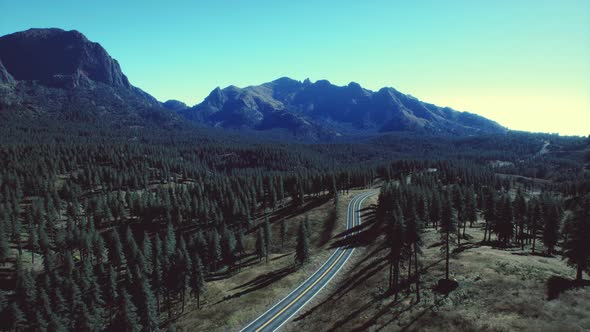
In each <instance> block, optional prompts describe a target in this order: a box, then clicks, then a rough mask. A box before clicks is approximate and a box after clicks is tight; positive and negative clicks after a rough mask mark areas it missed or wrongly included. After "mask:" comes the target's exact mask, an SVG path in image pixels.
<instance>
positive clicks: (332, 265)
mask: <svg viewBox="0 0 590 332" xmlns="http://www.w3.org/2000/svg"><path fill="white" fill-rule="evenodd" d="M372 194H373V192H371V193H367V194H365V195H363V196H358V197H354V198H353V199H352V200H351V202H352V201H354V204H353V206H352V207H353V213H352V227H351V228H353V227H354V226H356V225H357V223H355V219H360V213H355V210H357V209H356V208H355V206H358V207H359V208H360V203H362V201H364V200H365V199H366V198H367V197H369V196H371V195H372ZM357 203H358V204H357ZM347 217H348V216H347ZM355 217H356V218H355ZM348 221H350V218H348ZM353 234H354V233H353ZM347 236H348V235H347ZM348 252H349V251H348V249H343V250H341V253H340V255H339V256H338V258H337V259H336V260H335V261H334V262H333V263H332V264H331V265H330V267H328V269H327V270H326V271H324V273H322V275H321V276H319V277H318V279H317V280H316V281H314V282H313V283H312V284H311V285H310V286H309V287H307V288H306V289H305V290H304V291H303V292H302V293H301V294H299V295H298V296H297V297H296V298H295V299H293V300H292V301H291V302H289V303H288V304H287V305H286V306H285V307H284V308H283V309H281V310H280V311H279V312H278V313H276V314H275V315H274V316H273V317H271V318H270V319H268V320H267V321H266V322H265V323H264V324H263V325H262V326H260V327H259V328H258V329H256V332H259V331H262V329H264V328H265V327H266V326H267V325H269V324H270V323H272V322H273V321H274V320H275V319H277V318H278V317H279V316H280V315H282V314H283V312H285V311H287V310H288V309H289V308H290V307H291V306H293V305H294V304H295V303H296V302H297V301H299V299H300V298H302V297H303V296H305V295H306V294H307V293H308V292H309V291H310V290H311V289H312V288H313V287H314V286H315V285H316V284H317V283H318V282H320V281H322V279H323V278H324V277H325V276H326V274H328V273H329V272H331V271H332V269H333V268H334V266H335V265H336V264H337V263H339V262H340V260H341V259H342V256H344V254H346V253H348ZM348 257H350V255H349V256H348ZM340 267H342V265H341V266H340ZM338 270H340V269H338ZM334 275H335V274H334ZM334 275H332V277H333V276H334ZM330 279H331V278H330ZM322 288H323V287H322ZM320 290H321V288H320ZM318 292H319V290H318ZM310 300H311V299H310ZM308 301H309V300H308ZM306 303H307V302H306ZM304 305H305V304H304ZM302 307H303V306H302ZM291 316H292V315H291ZM291 316H290V317H291ZM286 321H288V319H287V320H286ZM281 325H282V324H281ZM279 327H280V326H279Z"/></svg>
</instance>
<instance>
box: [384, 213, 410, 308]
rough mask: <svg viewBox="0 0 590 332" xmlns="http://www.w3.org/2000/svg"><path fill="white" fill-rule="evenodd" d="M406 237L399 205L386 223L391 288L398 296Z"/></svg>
mask: <svg viewBox="0 0 590 332" xmlns="http://www.w3.org/2000/svg"><path fill="white" fill-rule="evenodd" d="M404 237H405V224H404V216H403V213H402V210H401V209H400V207H399V205H397V207H396V208H394V209H393V211H391V212H390V214H389V216H388V218H387V224H386V241H387V247H388V248H389V289H390V291H394V292H395V300H397V296H398V289H397V288H398V287H397V286H398V284H399V275H400V268H399V265H400V262H401V259H402V249H403V245H404Z"/></svg>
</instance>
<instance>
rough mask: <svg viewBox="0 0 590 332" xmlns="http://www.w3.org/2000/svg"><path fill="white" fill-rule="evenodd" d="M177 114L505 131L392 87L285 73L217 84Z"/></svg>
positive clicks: (250, 124) (354, 129) (262, 124)
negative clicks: (301, 78)
mask: <svg viewBox="0 0 590 332" xmlns="http://www.w3.org/2000/svg"><path fill="white" fill-rule="evenodd" d="M180 113H181V114H182V115H183V116H184V117H185V118H187V119H189V120H193V121H199V122H204V123H206V124H208V125H212V126H218V127H224V128H241V127H245V128H249V129H255V130H265V129H270V128H276V127H280V126H279V125H278V124H275V123H274V121H273V118H275V117H276V116H277V115H278V114H280V115H283V116H285V115H287V114H289V115H290V117H291V118H292V119H293V120H294V121H293V123H291V124H290V126H291V127H293V128H295V129H297V128H299V127H301V126H306V125H308V124H309V123H313V124H314V125H316V126H318V127H321V128H323V129H324V130H326V131H328V132H329V131H332V132H334V133H336V134H341V135H343V134H345V133H344V132H346V133H375V134H377V133H382V132H392V131H408V130H410V131H412V130H413V131H425V132H434V133H436V132H438V133H446V134H459V135H462V134H477V133H498V132H504V131H506V128H504V127H502V126H500V125H499V124H498V123H496V122H494V121H492V120H489V119H486V118H484V117H481V116H479V115H476V114H473V113H469V112H459V111H456V110H454V109H452V108H449V107H439V106H436V105H434V104H430V103H426V102H422V101H420V100H419V99H417V98H415V97H412V96H409V95H406V94H403V93H401V92H399V91H398V90H396V89H394V88H391V87H386V88H381V89H379V90H378V91H371V90H369V89H365V88H363V87H362V86H360V84H358V83H355V82H351V83H349V84H348V85H345V86H336V85H333V84H331V83H330V82H329V81H327V80H318V81H316V82H314V83H312V82H311V81H310V80H309V79H306V80H305V81H303V82H300V81H296V80H293V79H291V78H288V77H281V78H279V79H276V80H274V81H271V82H267V83H263V84H260V85H251V86H247V87H244V88H239V87H236V86H234V85H230V86H228V87H226V88H223V89H221V88H219V87H217V88H215V89H213V90H212V91H211V93H210V94H209V95H208V96H207V97H206V98H205V99H204V100H203V102H201V103H199V104H196V105H194V106H193V107H190V108H188V109H185V110H183V111H181V112H180ZM283 126H289V125H283ZM293 128H292V129H293Z"/></svg>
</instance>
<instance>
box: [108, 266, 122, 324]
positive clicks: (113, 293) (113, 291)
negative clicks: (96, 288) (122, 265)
mask: <svg viewBox="0 0 590 332" xmlns="http://www.w3.org/2000/svg"><path fill="white" fill-rule="evenodd" d="M104 294H105V300H106V303H108V307H109V321H112V319H113V303H116V302H117V298H118V296H119V295H118V293H117V273H116V272H115V269H114V268H113V266H112V265H110V264H109V265H108V270H107V273H106V278H105V291H104Z"/></svg>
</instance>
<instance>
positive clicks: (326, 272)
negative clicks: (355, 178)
mask: <svg viewBox="0 0 590 332" xmlns="http://www.w3.org/2000/svg"><path fill="white" fill-rule="evenodd" d="M375 193H376V191H374V190H372V191H369V192H364V193H361V194H358V195H356V196H354V197H353V198H352V199H351V200H350V202H349V203H348V213H347V217H346V220H347V222H346V225H347V228H348V229H350V228H352V227H354V226H357V225H360V223H361V215H360V211H359V210H360V208H361V205H362V203H363V201H364V200H365V199H366V198H367V197H369V196H371V195H374V194H375ZM353 252H354V248H344V247H340V248H337V249H336V250H334V253H333V254H332V255H331V256H330V257H329V258H328V260H326V262H325V263H324V264H323V265H322V266H321V267H320V268H319V269H318V270H317V271H316V272H314V273H313V274H312V275H311V276H310V277H309V278H308V279H307V280H305V281H304V282H303V283H302V284H301V285H299V287H297V288H295V290H293V291H292V292H291V293H290V294H289V295H287V296H286V297H285V298H283V299H282V300H281V301H279V302H278V303H277V304H275V305H274V306H273V307H272V308H270V309H268V310H267V311H266V312H265V313H264V314H262V315H261V316H259V317H258V318H256V319H255V320H254V321H252V322H251V323H250V324H248V325H247V326H246V327H244V328H243V329H242V330H241V331H243V332H250V331H255V332H262V331H276V330H278V329H279V328H280V327H281V326H283V324H285V323H286V322H287V321H289V319H291V317H293V316H294V315H295V314H296V313H297V312H298V311H299V310H301V309H302V308H303V307H304V306H305V305H306V304H307V302H309V301H311V299H313V298H314V297H315V296H316V295H317V294H318V293H319V292H320V291H321V290H322V288H324V287H325V286H326V285H327V284H328V283H329V282H330V280H332V278H334V276H335V275H336V274H337V273H338V271H340V269H341V268H342V267H343V266H344V264H346V261H348V259H349V258H350V256H351V255H352V253H353Z"/></svg>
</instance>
